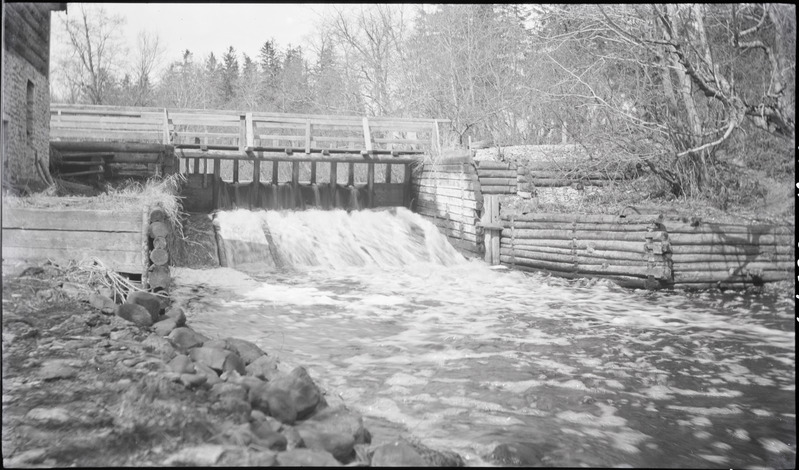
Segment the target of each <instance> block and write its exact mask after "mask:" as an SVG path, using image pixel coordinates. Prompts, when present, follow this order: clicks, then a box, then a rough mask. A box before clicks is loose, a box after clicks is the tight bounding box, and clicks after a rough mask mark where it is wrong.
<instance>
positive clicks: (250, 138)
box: [244, 113, 255, 151]
mask: <svg viewBox="0 0 799 470" xmlns="http://www.w3.org/2000/svg"><path fill="white" fill-rule="evenodd" d="M244 140H245V142H246V145H245V150H247V151H251V150H252V149H253V148H255V124H254V123H253V121H252V113H247V114H245V115H244Z"/></svg>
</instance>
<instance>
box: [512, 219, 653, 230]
mask: <svg viewBox="0 0 799 470" xmlns="http://www.w3.org/2000/svg"><path fill="white" fill-rule="evenodd" d="M504 222H505V226H506V227H508V228H510V226H511V224H510V221H509V220H507V219H506V220H505V221H504ZM513 227H514V228H516V229H532V230H571V229H572V228H574V229H576V230H578V231H586V230H588V231H604V232H646V231H648V230H650V229H652V230H653V231H655V230H657V231H665V230H662V229H658V228H657V225H656V224H603V223H592V224H586V223H574V222H524V221H519V220H514V222H513Z"/></svg>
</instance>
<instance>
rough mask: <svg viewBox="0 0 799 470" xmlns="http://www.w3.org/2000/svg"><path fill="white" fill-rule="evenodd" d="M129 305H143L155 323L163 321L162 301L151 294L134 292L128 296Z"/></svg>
mask: <svg viewBox="0 0 799 470" xmlns="http://www.w3.org/2000/svg"><path fill="white" fill-rule="evenodd" d="M125 303H127V304H135V305H141V306H142V307H144V308H146V309H147V311H148V312H150V316H151V317H152V319H153V323H155V322H157V321H159V320H160V319H161V300H160V299H159V298H158V296H156V295H153V294H150V293H149V292H141V291H133V292H131V293H130V294H128V299H127V300H126V301H125Z"/></svg>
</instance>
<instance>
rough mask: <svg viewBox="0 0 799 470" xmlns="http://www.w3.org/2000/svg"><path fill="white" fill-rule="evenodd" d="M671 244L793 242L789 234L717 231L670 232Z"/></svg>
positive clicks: (758, 244)
mask: <svg viewBox="0 0 799 470" xmlns="http://www.w3.org/2000/svg"><path fill="white" fill-rule="evenodd" d="M670 239H671V243H672V245H675V246H677V245H751V246H760V245H789V244H792V243H793V237H792V236H790V235H777V236H775V235H752V234H744V233H741V234H718V233H697V234H688V233H672V234H671V236H670Z"/></svg>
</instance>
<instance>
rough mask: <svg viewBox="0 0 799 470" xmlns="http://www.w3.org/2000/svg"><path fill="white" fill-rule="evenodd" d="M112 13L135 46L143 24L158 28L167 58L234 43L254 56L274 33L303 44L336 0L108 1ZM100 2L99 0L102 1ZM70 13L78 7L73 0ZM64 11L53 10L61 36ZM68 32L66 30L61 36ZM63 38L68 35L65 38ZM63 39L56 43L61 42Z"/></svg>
mask: <svg viewBox="0 0 799 470" xmlns="http://www.w3.org/2000/svg"><path fill="white" fill-rule="evenodd" d="M102 5H103V7H104V8H105V9H106V11H107V12H108V13H109V14H110V15H114V14H119V15H121V16H123V17H125V25H124V27H123V28H122V31H121V32H122V35H123V37H124V38H125V42H126V44H127V45H128V47H129V48H130V49H133V48H134V45H135V43H136V42H135V41H136V35H137V34H138V32H139V31H141V30H146V31H149V32H156V33H158V35H159V37H160V40H161V41H162V43H163V44H164V45H165V47H164V52H165V54H164V61H165V62H171V61H173V60H178V59H179V58H180V57H181V55H182V52H183V51H184V50H186V49H189V50H190V51H192V53H194V57H195V58H197V59H200V58H202V57H205V56H207V55H208V53H209V52H213V53H214V54H216V55H217V57H219V56H221V55H222V54H223V53H224V52H225V51H227V48H228V46H233V47H234V48H235V49H236V51H237V52H238V53H239V58H241V53H246V54H247V55H249V56H250V57H252V58H253V59H255V58H257V56H258V52H259V50H260V48H261V46H262V45H263V44H264V42H265V41H267V40H268V39H270V38H272V37H274V38H275V40H276V41H277V43H278V45H279V46H280V48H281V49H283V48H285V47H286V45H287V44H289V43H291V44H292V45H298V44H302V42H303V39H304V38H305V37H306V36H308V35H309V33H311V32H312V31H313V28H314V25H315V24H318V22H319V19H320V17H321V16H322V15H326V14H330V12H331V11H332V5H331V4H298V3H280V4H277V3H267V4H252V3H249V4H246V3H238V4H237V3H225V4H221V3H198V4H192V3H161V4H158V3H104V4H102ZM97 6H98V5H93V7H97ZM67 8H68V13H67V15H69V14H70V11H77V5H76V4H74V3H70V4H69V5H68V7H67ZM64 15H65V14H64V13H63V12H60V13H55V14H54V15H53V29H54V33H53V34H54V36H53V38H54V40H55V41H57V40H58V38H59V36H57V34H58V32H59V30H61V29H63V28H62V27H61V22H62V20H63V18H64ZM60 37H61V38H63V36H60ZM62 40H63V39H62ZM57 46H58V45H56V47H57Z"/></svg>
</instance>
